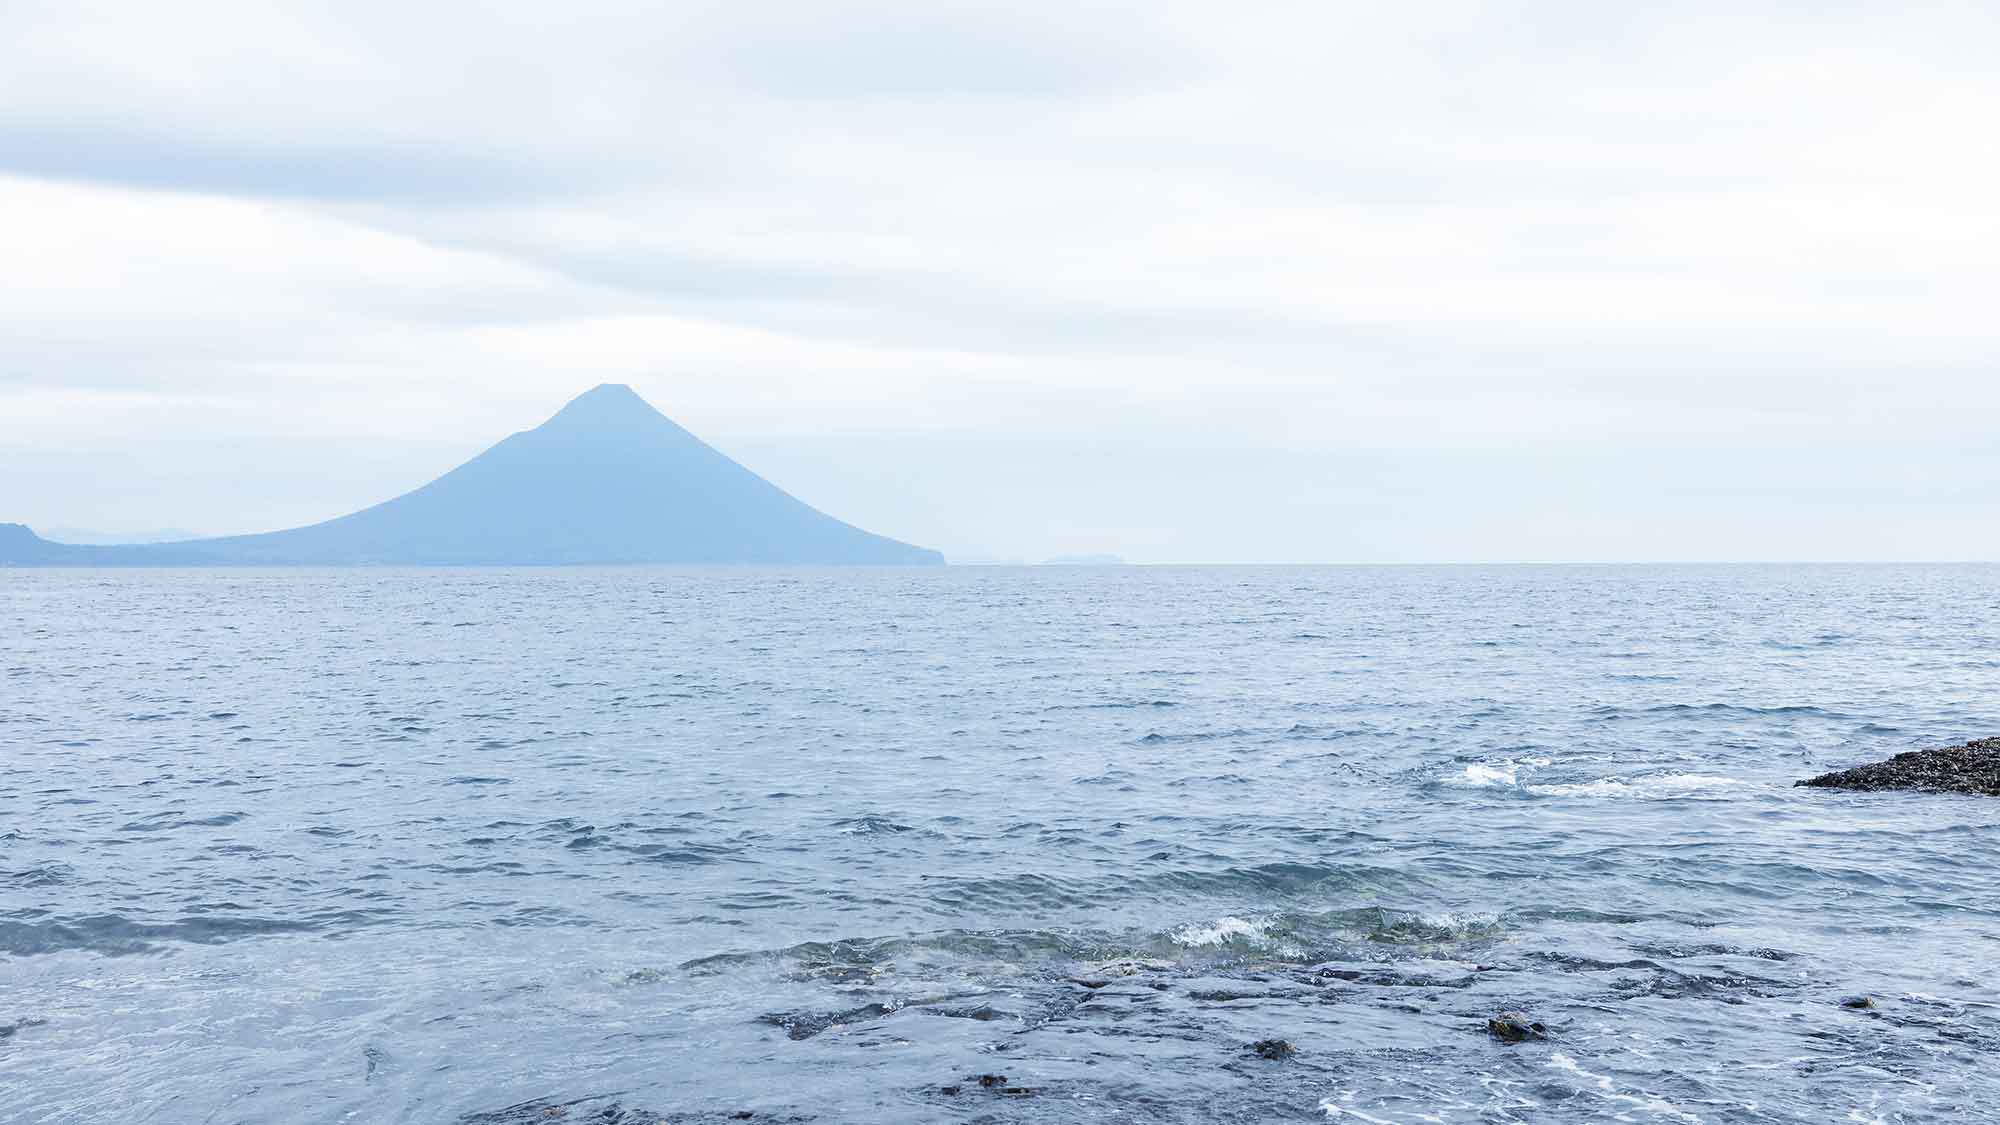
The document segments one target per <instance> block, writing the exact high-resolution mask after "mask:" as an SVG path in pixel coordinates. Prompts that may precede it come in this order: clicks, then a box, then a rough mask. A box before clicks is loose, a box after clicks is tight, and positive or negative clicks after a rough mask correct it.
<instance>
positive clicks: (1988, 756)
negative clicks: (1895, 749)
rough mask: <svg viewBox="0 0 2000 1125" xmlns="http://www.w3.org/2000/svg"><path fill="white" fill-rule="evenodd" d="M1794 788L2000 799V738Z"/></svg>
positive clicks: (1907, 756)
mask: <svg viewBox="0 0 2000 1125" xmlns="http://www.w3.org/2000/svg"><path fill="white" fill-rule="evenodd" d="M1793 784H1794V785H1803V786H1809V787H1812V788H1815V789H1858V790H1862V791H1864V792H1881V791H1885V790H1892V789H1909V790H1916V791H1920V792H1925V793H1977V794H1982V795H1985V796H1989V797H2000V738H1982V739H1978V740H1975V741H1972V742H1968V743H1966V744H1965V745H1963V746H1947V747H1945V748H1944V749H1942V750H1912V751H1909V752H1908V753H1904V754H1898V755H1896V756H1895V757H1893V758H1891V759H1889V760H1888V761H1886V762H1874V763H1871V764H1869V765H1865V766H1855V767H1854V768H1853V769H1846V770H1836V771H1834V772H1833V773H1823V774H1821V775H1819V776H1818V777H1812V778H1807V779H1806V780H1804V781H1799V782H1794V783H1793Z"/></svg>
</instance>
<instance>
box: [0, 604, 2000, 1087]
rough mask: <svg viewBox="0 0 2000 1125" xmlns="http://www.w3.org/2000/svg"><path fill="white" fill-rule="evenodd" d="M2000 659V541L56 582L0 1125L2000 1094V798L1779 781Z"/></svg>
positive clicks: (10, 612)
mask: <svg viewBox="0 0 2000 1125" xmlns="http://www.w3.org/2000/svg"><path fill="white" fill-rule="evenodd" d="M1996 654H2000V568H1995V567H1990V566H1963V567H1958V566H1816V567H1785V566H1741V567H1613V568H1593V567H1547V568H1542V567H1500V568H1481V567H1448V568H1422V567H1410V568H1308V569H1295V568H1282V567H1267V568H1157V569H1154V568H1145V569H1126V568H1116V569H1098V568H1078V569H1071V568H1050V569H1002V568H995V569H985V568H973V569H965V568H950V569H929V570H903V569H884V570H672V569H648V568H635V569H579V570H544V571H504V570H460V571H380V570H354V571H208V572H173V571H159V572H120V573H108V572H93V571H83V570H49V571H39V572H27V571H23V572H13V573H6V574H4V575H0V684H4V688H0V747H4V753H0V1088H4V1090H5V1094H4V1101H0V1119H4V1120H7V1121H10V1122H12V1121H20V1122H77V1121H113V1120H115V1121H119V1122H125V1123H131V1122H195V1121H214V1122H265V1121H286V1122H327V1123H332V1122H346V1121H369V1122H461V1121H467V1122H489V1123H492V1122H528V1121H537V1122H545V1121H549V1120H556V1119H566V1120H572V1121H577V1120H585V1121H597V1122H640V1121H644V1122H649V1123H650V1122H656V1121H658V1120H661V1119H666V1120H671V1121H675V1122H681V1121H688V1120H692V1121H707V1120H725V1119H729V1118H730V1115H732V1114H739V1113H743V1112H746V1111H747V1112H751V1113H754V1114H755V1115H756V1116H755V1117H754V1118H753V1120H765V1119H774V1120H781V1121H810V1120H822V1121H875V1122H932V1121H958V1120H966V1121H970V1120H994V1121H1036V1122H1041V1121H1050V1122H1100V1121H1102V1122H1114V1121H1134V1122H1137V1121H1145V1122H1160V1121H1185V1122H1209V1121H1243V1122H1249V1121H1272V1120H1328V1119H1330V1118H1331V1119H1334V1120H1350V1119H1351V1120H1355V1121H1363V1122H1371V1121H1372V1122H1415V1121H1447V1122H1460V1121H1536V1122H1546V1121H1575V1122H1584V1121H1600V1120H1606V1119H1613V1118H1617V1119H1623V1120H1630V1121H1677V1122H1686V1121H1716V1122H1721V1121H1751V1122H1757V1121H1766V1122H1823V1121H1829V1120H1855V1121H1870V1122H1872V1121H1882V1122H1922V1121H1961V1120H1973V1119H1979V1118H1983V1117H1990V1116H1994V1115H1995V1112H1996V1110H2000V1079H1997V1078H1996V1077H1995V1076H1994V1074H1993V1071H1992V1067H1991V1059H1992V1057H1993V1052H1994V1051H1995V1050H1996V1049H2000V987H1996V986H1995V985H1994V983H1993V982H1992V980H1991V976H1990V972H1989V969H1990V966H1991V962H1992V950H1993V948H1994V946H1993V942H1994V940H1995V937H1996V931H2000V884H1996V882H1995V880H1994V879H1993V878H1992V871H1993V870H1994V865H1995V863H1996V861H2000V827H1996V826H1995V819H1996V818H1995V814H1994V809H1995V808H1996V807H2000V806H1995V805H1994V804H1992V803H1991V802H1990V801H1989V800H1982V799H1978V798H1960V797H1945V796H1917V795H1908V794H1894V795H1864V794H1847V793H1838V792H1824V791H1813V790H1795V789H1793V788H1791V787H1790V783H1791V782H1792V781H1793V780H1795V779H1797V778H1801V777H1805V776H1807V775H1809V774H1812V773H1816V772H1819V771H1821V770H1823V769H1828V768H1833V767H1835V766H1840V765H1846V764H1851V763H1854V762H1859V761H1863V760H1870V759H1874V758H1879V757H1883V756H1886V755H1887V754H1889V753H1892V752H1895V751H1900V750H1906V749H1913V748H1918V747H1929V746H1942V745H1946V744H1950V743H1955V742H1961V741H1963V740H1965V739H1966V738H1968V737H1977V736H1983V735H1990V734H1994V733H1996V732H2000V702H1996V701H1997V700H2000V655H1996ZM1857 993H1866V994H1870V995H1873V996H1874V997H1876V998H1877V1000H1878V1002H1879V1003H1878V1007H1876V1008H1875V1009H1872V1010H1852V1009H1847V1008H1843V1007H1842V1006H1841V1005H1840V1000H1841V998H1842V997H1844V996H1848V995H1852V994H1857ZM1510 1008H1518V1009H1521V1010H1524V1011H1527V1012H1529V1013H1531V1014H1532V1015H1533V1016H1534V1017H1535V1018H1537V1019H1541V1020H1544V1021H1546V1022H1547V1023H1548V1025H1549V1026H1550V1027H1551V1029H1552V1031H1553V1038H1552V1039H1551V1040H1550V1041H1549V1042H1546V1043H1526V1044H1520V1045H1513V1046H1508V1045H1504V1044H1500V1043H1497V1042H1495V1041H1493V1040H1492V1039H1490V1038H1489V1037H1487V1035H1486V1034H1485V1020H1486V1018H1487V1017H1488V1016H1489V1015H1492V1014H1493V1013H1494V1012H1497V1011H1500V1010H1503V1009H1510ZM1270 1038H1282V1039H1285V1040H1288V1041H1290V1042H1291V1043H1292V1044H1293V1045H1294V1046H1296V1048H1297V1051H1298V1053H1297V1054H1296V1055H1295V1056H1293V1057H1291V1058H1289V1059H1285V1060H1276V1061H1274V1060H1267V1059H1263V1058H1259V1057H1257V1056H1256V1055H1255V1054H1253V1053H1251V1052H1249V1051H1248V1050H1246V1046H1247V1045H1248V1044H1251V1043H1253V1042H1256V1041H1259V1040H1265V1039H1270ZM979 1075H1005V1076H1006V1080H1005V1082H1004V1083H995V1084H992V1085H988V1086H981V1085H980V1084H979V1082H978V1077H977V1076H979ZM950 1088H956V1092H955V1093H954V1092H947V1090H948V1089H950ZM1008 1090H1016V1091H1021V1092H1018V1093H1008V1092H1006V1091H1008ZM558 1109H559V1110H561V1112H560V1113H556V1112H552V1111H554V1110H558Z"/></svg>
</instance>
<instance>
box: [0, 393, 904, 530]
mask: <svg viewBox="0 0 2000 1125" xmlns="http://www.w3.org/2000/svg"><path fill="white" fill-rule="evenodd" d="M942 561H944V560H943V559H942V557H941V556H939V555H938V553H937V552H935V551H927V550H924V549H923V548H921V547H912V546H910V545H909V544H907V543H899V542H897V541H896V540H893V539H886V538H884V537H882V536H879V535H872V534H870V533H868V532H866V531H863V530H861V529H860V528H857V527H854V526H852V525H851V524H847V523H843V522H841V521H840V520H837V519H835V518H833V517H832V516H829V515H827V514H826V513H824V512H821V511H818V510H816V509H814V508H812V507H810V506H808V505H806V504H805V503H803V502H801V501H799V500H798V499H796V498H795V497H792V496H790V495H788V494H786V493H785V492H784V491H783V490H781V489H779V488H778V487H777V486H776V485H774V484H772V483H770V482H769V481H767V480H765V479H764V478H762V477H760V476H758V475H757V474H755V473H753V472H751V471H750V470H749V469H746V468H744V467H743V466H742V465H739V464H737V463H736V462H735V461H732V460H730V459H729V457H727V456H726V455H724V454H723V453H722V452H721V451H720V450H717V449H715V448H714V447H712V446H710V445H708V444H707V443H705V442H703V441H702V440H701V439H700V438H697V437H695V436H694V435H693V434H691V433H689V432H688V431H686V430H684V429H682V428H681V427H680V426H678V425H676V424H675V423H674V422H673V421H672V420H671V419H669V418H668V417H667V416H666V415H664V414H661V413H660V412H659V411H657V410H655V409H653V407H652V406H651V405H650V404H649V403H647V402H646V400H645V399H643V398H640V397H639V396H638V394H637V393H635V392H634V391H633V390H632V388H630V387H628V386H625V385H624V384H622V383H605V384H603V385H601V386H598V387H594V388H592V389H591V390H588V391H585V392H584V393H583V394H581V395H578V396H577V397H576V398H574V399H571V400H570V402H569V403H568V405H566V406H564V407H563V408H562V409H561V410H560V411H557V412H556V414H555V416H554V417H552V418H550V419H549V420H548V421H546V422H543V423H542V424H541V425H540V426H537V427H535V428H534V429H532V430H528V431H525V432H523V433H519V434H515V435H514V436H513V437H511V438H508V439H507V440H505V441H502V442H500V443H499V444H498V445H495V446H493V447H492V448H491V449H488V450H487V451H486V452H484V453H481V454H480V455H479V456H477V457H474V458H473V459H472V460H470V461H468V462H466V463H465V464H463V465H460V466H459V467H458V468H456V469H453V470H452V471H451V472H449V473H446V474H445V475H444V476H442V477H439V478H438V479H436V480H434V481H432V482H430V483H429V484H427V485H424V486H423V487H422V488H419V489H416V490H415V491H413V492H408V493H405V494H404V495H402V496H398V497H396V498H395V499H393V500H388V501H385V502H383V503H381V504H377V505H375V506H374V507H372V508H367V509H363V510H362V511H359V512H355V513H353V514H352V515H347V516H342V517H340V518H339V519H333V520H328V521H326V522H325V523H319V524H313V525H312V526H310V527H300V528H293V529H291V530H289V531H273V532H268V533H266V534H263V535H242V536H234V537H231V538H227V539H204V540H192V541H189V542H185V543H174V544H165V545H160V546H152V547H137V546H135V547H98V548H92V547H80V546H71V545H67V544H56V543H48V542H45V541H43V540H40V539H36V538H35V537H34V535H33V534H32V533H30V532H27V530H26V529H25V528H22V529H20V531H19V532H14V533H13V534H12V535H11V536H10V535H9V534H7V533H6V529H5V528H0V565H3V564H8V563H13V564H37V563H39V564H45V565H46V564H54V565H63V564H72V565H97V566H105V565H113V566H115V565H127V566H145V565H156V566H159V565H173V566H190V565H196V566H198V565H203V564H208V565H215V564H224V565H228V564H235V565H244V564H253V565H254V564H263V565H298V564H305V565H342V564H347V565H354V564H364V565H366V564H404V565H408V564H416V565H465V564H472V565H501V566H520V565H547V564H559V563H938V562H942Z"/></svg>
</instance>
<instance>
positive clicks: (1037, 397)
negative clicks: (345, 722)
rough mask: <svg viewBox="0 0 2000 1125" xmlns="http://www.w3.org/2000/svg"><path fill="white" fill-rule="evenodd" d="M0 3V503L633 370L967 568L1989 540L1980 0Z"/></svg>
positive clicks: (188, 482) (111, 488) (552, 393)
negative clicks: (1806, 2)
mask: <svg viewBox="0 0 2000 1125" xmlns="http://www.w3.org/2000/svg"><path fill="white" fill-rule="evenodd" d="M9 19H10V35H9V37H8V38H7V39H6V41H5V42H4V43H0V75H6V77H5V78H0V90H3V91H4V94H5V96H4V97H0V244H4V245H6V246H8V247H9V248H10V249H11V251H12V252H11V253H10V255H9V257H10V258H11V259H12V262H13V267H12V268H11V269H9V270H6V271H4V276H0V481H5V482H7V484H8V485H9V486H10V487H7V488H5V489H4V490H0V498H4V499H5V500H6V510H4V511H0V519H26V520H29V521H30V522H40V523H44V524H55V525H65V526H83V525H91V524H96V525H98V526H103V527H109V528H112V529H116V528H118V527H130V528H134V529H139V528H148V527H153V526H157V525H160V524H163V523H170V524H180V525H188V526H194V527H198V528H201V529H204V530H216V531H233V530H249V529H255V528H260V527H267V526H275V525H277V524H282V523H286V522H291V521H295V520H301V519H308V518H314V517H318V516H323V515H328V514H332V513H334V512H337V511H340V510H343V509H346V508H351V507H355V506H359V505H360V504H363V503H366V502H369V501H372V500H375V499H379V498H381V496H382V495H384V494H386V493H388V492H393V491H395V490H396V489H397V488H399V487H401V486H403V485H406V484H409V483H414V482H415V480H416V479H419V478H421V477H422V476H423V475H425V474H427V473H430V472H435V471H437V470H439V469H442V468H445V467H448V466H449V465H450V464H451V463H452V461H453V460H454V459H455V458H458V457H462V456H464V455H467V454H469V453H471V452H473V451H475V450H476V449H477V448H478V447H479V446H480V445H481V444H483V443H484V442H485V441H488V440H491V439H492V438H493V437H495V436H497V435H499V434H501V433H504V432H507V431H509V430H512V429H518V428H521V427H523V426H526V425H529V424H532V423H533V422H534V421H536V420H537V419H538V416H539V415H541V414H543V413H545V412H546V411H548V410H551V409H553V408H554V406H555V405H557V404H559V403H560V402H561V401H562V399H563V398H565V397H567V395H568V394H571V393H574V392H575V391H577V390H580V389H582V388H583V387H586V386H588V385H590V384H592V383H595V382H598V381H602V380H607V379H610V380H618V381H626V382H631V383H634V384H635V385H637V386H638V387H639V388H640V389H641V390H642V391H643V392H645V393H647V394H648V395H649V396H650V397H652V398H653V399H654V400H655V401H656V402H657V403H658V404H659V405H660V406H661V407H662V408H664V409H666V410H667V411H668V412H669V413H671V414H674V415H675V416H676V417H678V418H679V419H681V420H682V421H683V422H685V423H686V424H688V425H690V426H691V427H693V428H695V429H697V430H699V431H701V432H704V433H706V434H708V435H710V436H712V437H714V438H715V439H716V440H717V441H718V443H719V444H722V445H723V446H724V447H725V448H736V449H739V450H742V451H744V453H745V456H746V458H748V459H750V460H752V463H753V465H755V464H757V461H758V459H761V460H762V461H763V465H762V466H759V467H766V468H769V469H770V471H771V472H772V473H773V475H774V476H778V477H779V478H780V480H781V482H782V483H784V484H786V485H787V486H789V487H792V488H794V489H795V490H796V491H798V492H800V493H801V494H802V495H804V496H806V497H807V498H808V499H812V500H815V501H818V502H822V503H825V504H827V505H828V506H830V507H837V508H838V509H839V510H840V513H841V514H842V515H844V516H847V517H849V518H852V519H855V520H857V521H859V522H863V523H866V524H869V525H870V526H873V527H876V528H878V529H879V530H882V531H884V532H886V533H889V534H893V535H896V536H898V537H901V538H905V539H911V540H916V541H921V542H927V543H933V544H936V545H938V546H941V547H943V548H945V549H946V550H947V551H952V552H957V553H959V554H961V555H964V554H994V555H1003V556H1018V557H1037V556H1040V555H1046V554H1055V553H1059V552H1065V551H1092V550H1112V551H1124V552H1126V553H1128V554H1131V555H1133V556H1134V557H1143V558H1161V559H1168V558H1181V559H1220V560H1229V559H1246V560H1247V559H1271V558H1295V559H1308V560H1312V559H1320V560H1338V559H1431V558H1553V557H1574V558H1649V557H1694V558H1741V557H1869V558H1873V557H1991V556H1993V555H1994V554H1996V553H2000V531H1996V530H1995V526H1996V525H2000V520H1996V519H1994V518H1993V517H1994V515H1995V514H1996V513H1995V512H1994V510H1993V509H1994V507H1995V502H1994V500H1993V497H1994V496H1995V495H1996V492H1995V489H1994V486H1995V484H1996V483H2000V450H1996V448H1995V446H1996V444H2000V443H1996V441H1995V439H1994V438H1993V436H1992V435H1994V434H1995V433H2000V379H1996V378H1995V377H1994V375H1995V358H1996V355H2000V328H1996V326H1995V324H1994V322H1993V318H1992V317H1991V315H1990V312H1989V311H1988V309H1989V306H1990V303H1991V299H1990V295H1989V293H1988V290H1989V289H1990V285H1991V277H1992V276H1993V275H1994V273H1995V267H1996V265H2000V218H1997V217H1996V215H1995V212H1994V210H1993V208H1992V206H1991V203H1990V200H1991V198H1992V196H1993V193H1994V189H1995V188H1996V187H2000V184H1996V180H2000V157H1996V156H1995V155H1994V153H1993V151H1992V148H1991V146H1990V145H1986V144H1984V143H1983V142H1982V141H1981V138H1983V136H1984V135H1985V133H1986V132H1987V131H1988V130H1989V122H1988V120H1987V119H1988V118H1989V117H1990V107H1991V106H1992V104H1993V103H1994V100H1995V96H1996V94H2000V80H1996V79H1995V78H1994V77H1993V76H1992V73H1991V68H1990V64H1989V63H1988V61H1987V60H1986V59H1985V57H1984V50H1983V45H1986V44H1990V43H1991V42H1992V41H1993V38H1994V33H1995V32H1996V31H2000V27H1996V22H2000V21H1996V16H1995V13H1994V11H1993V9H1992V8H1991V6H1990V5H1983V4H1963V5H1949V4H1947V5H1930V6H1925V7H1924V8H1923V9H1922V10H1920V11H1918V10H1912V9H1908V8H1906V7H1894V6H1889V5H1875V4H1849V5H1835V6H1830V7H1822V8H1820V9H1816V10H1815V11H1814V12H1812V13H1810V14H1806V13H1801V12H1800V11H1799V10H1797V9H1794V8H1788V7H1784V6H1777V5H1772V6H1754V5H1753V6H1745V5H1741V4H1730V5H1724V4H1695V5H1681V6H1676V7H1674V8H1673V9H1671V10H1669V9H1634V8H1625V7H1619V6H1615V5H1591V4H1538V5H1525V6H1494V5H1490V4H1473V3H1433V4H1417V5H1400V6H1396V7H1395V8H1394V9H1393V10H1391V9H1388V8H1384V7H1381V6H1378V5H1369V6H1361V5H1354V6H1331V7H1328V6H1321V7H1319V8H1310V7H1305V8H1302V7H1300V6H1298V5H1275V4H1258V3H1252V4H1238V5H1228V6H1222V5H1214V4H1180V3H1154V4H1144V5H1139V4H1083V5H1061V6H1055V5H1050V6H1044V7H1042V8H1034V7H1029V8H1023V7H1021V6H1020V5H1017V4H1016V5H1001V4H953V3H936V2H929V3H917V2H914V0H879V2H874V3H861V4H843V5H826V4H805V3H782V4H781V3H753V4H743V3H736V4H726V5H725V4H678V5H672V4H670V5H659V4H636V3H635V4H619V3H596V4H581V5H565V6H554V5H540V6H506V5H497V6H496V5H472V4H425V5H415V6H412V5H408V4H397V5H389V4H376V3H342V4H313V3H276V4H273V3H257V4H251V3H241V4H222V3H209V4H195V5H191V6H172V7H170V8H160V7H159V6H154V7H153V8H137V9H135V8H133V7H132V6H130V5H122V4H121V5H110V4H105V5H93V4H88V3H74V2H71V3H61V4H53V3H51V4H34V3H31V4H26V5H18V4H17V5H14V6H13V7H11V8H10V10H9ZM1092 450H1104V451H1107V452H1106V453H1105V455H1103V456H1096V455H1094V454H1092V453H1091V451H1092ZM953 451H964V452H962V453H954V452H953ZM1944 451H1949V452H1944ZM753 452H754V453H755V454H756V457H750V454H751V453H753ZM114 453H115V455H116V456H117V457H118V458H126V459H129V460H128V461H123V462H121V461H118V460H107V459H106V458H107V457H108V456H111V455H113V454H114ZM246 461H249V462H254V463H255V464H256V465H258V467H259V472H258V473H257V474H255V476H256V478H257V479H256V480H255V481H250V480H246V474H245V473H244V471H243V464H244V463H245V462H246ZM119 464H129V466H130V470H131V471H132V472H138V473H143V474H147V475H148V478H149V480H151V481H157V482H163V483H160V484H159V485H158V487H154V486H153V485H151V484H149V485H148V486H146V487H145V488H138V487H135V486H134V485H133V483H132V482H131V481H130V480H129V479H124V478H122V477H119V476H117V475H116V474H113V473H112V472H111V471H110V470H108V469H105V468H103V466H107V465H111V466H116V465H119ZM92 466H97V467H96V468H93V467H92ZM1048 466H1068V467H1069V468H1067V469H1064V470H1063V471H1055V470H1054V469H1050V468H1048ZM1072 470H1073V471H1072ZM1082 477H1087V478H1088V479H1087V480H1083V479H1081V478H1082ZM996 482H1010V483H1008V484H1007V485H1006V486H1005V487H1002V486H1000V485H999V484H997V483H996ZM1890 529H1898V530H1895V532H1894V534H1889V533H1888V531H1889V530H1890Z"/></svg>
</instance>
